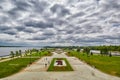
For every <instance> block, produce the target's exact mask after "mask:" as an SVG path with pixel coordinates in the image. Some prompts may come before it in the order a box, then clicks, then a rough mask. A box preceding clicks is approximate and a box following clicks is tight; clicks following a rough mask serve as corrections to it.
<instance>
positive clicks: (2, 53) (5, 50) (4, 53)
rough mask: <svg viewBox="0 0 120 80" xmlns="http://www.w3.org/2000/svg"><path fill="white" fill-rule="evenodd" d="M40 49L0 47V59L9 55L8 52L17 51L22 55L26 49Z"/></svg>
mask: <svg viewBox="0 0 120 80" xmlns="http://www.w3.org/2000/svg"><path fill="white" fill-rule="evenodd" d="M33 48H35V49H41V47H0V57H2V56H8V55H9V54H10V51H13V52H15V51H18V50H21V51H22V53H23V52H25V50H28V49H33Z"/></svg>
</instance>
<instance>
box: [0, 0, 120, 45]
mask: <svg viewBox="0 0 120 80" xmlns="http://www.w3.org/2000/svg"><path fill="white" fill-rule="evenodd" d="M14 44H16V45H31V46H32V45H36V46H46V45H48V46H49V45H53V46H54V45H63V46H69V45H79V46H83V45H120V1H119V0H1V1H0V45H14Z"/></svg>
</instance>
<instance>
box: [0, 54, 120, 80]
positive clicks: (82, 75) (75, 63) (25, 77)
mask: <svg viewBox="0 0 120 80" xmlns="http://www.w3.org/2000/svg"><path fill="white" fill-rule="evenodd" d="M53 54H54V55H53V56H51V57H43V58H42V59H40V60H38V61H37V62H35V63H34V64H32V65H31V66H29V67H27V68H25V69H24V70H22V71H21V72H19V73H17V74H14V75H12V76H9V77H7V78H3V79H0V80H120V78H118V77H115V76H110V75H108V74H105V73H102V72H100V71H98V70H97V69H94V68H92V67H90V66H89V65H87V64H85V63H83V62H82V61H80V60H78V59H77V58H75V57H67V56H66V55H65V54H64V52H63V53H62V54H57V53H55V52H53ZM63 57H64V58H67V60H68V61H69V63H70V64H71V66H72V67H73V69H74V71H70V72H47V71H46V70H47V68H48V66H49V64H48V63H49V62H50V61H51V60H52V58H63ZM45 64H48V65H47V67H46V66H45Z"/></svg>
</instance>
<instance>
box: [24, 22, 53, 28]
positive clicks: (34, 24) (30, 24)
mask: <svg viewBox="0 0 120 80" xmlns="http://www.w3.org/2000/svg"><path fill="white" fill-rule="evenodd" d="M24 24H25V26H28V27H36V28H49V27H50V28H53V27H54V25H53V23H49V22H48V23H46V22H43V21H40V22H36V21H29V22H25V23H24Z"/></svg>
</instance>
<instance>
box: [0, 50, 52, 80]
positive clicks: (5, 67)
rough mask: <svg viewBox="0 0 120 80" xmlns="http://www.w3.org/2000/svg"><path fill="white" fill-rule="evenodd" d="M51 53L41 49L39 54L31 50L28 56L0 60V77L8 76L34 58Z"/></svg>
mask: <svg viewBox="0 0 120 80" xmlns="http://www.w3.org/2000/svg"><path fill="white" fill-rule="evenodd" d="M51 55H52V53H51V52H49V51H47V50H46V51H42V52H41V53H40V54H38V53H36V52H33V53H32V55H31V58H30V55H27V56H24V57H22V58H15V59H12V60H9V61H5V62H0V78H3V77H7V76H10V75H12V74H15V73H17V72H19V71H20V70H22V69H23V68H25V67H27V65H29V64H30V63H32V62H34V61H35V60H38V59H40V57H43V56H51Z"/></svg>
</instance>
